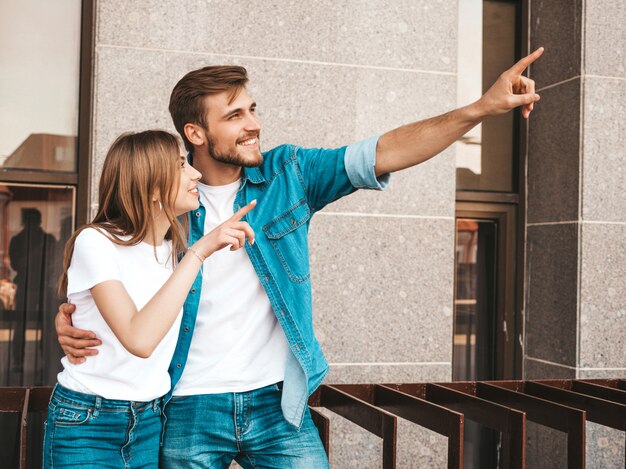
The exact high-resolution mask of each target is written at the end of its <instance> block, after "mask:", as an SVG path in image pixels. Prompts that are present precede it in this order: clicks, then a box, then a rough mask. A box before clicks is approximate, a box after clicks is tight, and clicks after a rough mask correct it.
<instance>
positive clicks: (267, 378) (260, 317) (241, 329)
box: [174, 181, 289, 396]
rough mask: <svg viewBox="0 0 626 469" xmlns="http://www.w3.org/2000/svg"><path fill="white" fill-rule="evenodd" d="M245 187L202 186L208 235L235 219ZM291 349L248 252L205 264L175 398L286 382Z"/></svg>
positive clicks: (222, 254) (225, 255) (226, 251)
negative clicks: (236, 205)
mask: <svg viewBox="0 0 626 469" xmlns="http://www.w3.org/2000/svg"><path fill="white" fill-rule="evenodd" d="M240 184H241V182H240V181H237V182H233V183H231V184H227V185H225V186H207V185H204V184H198V190H199V192H200V200H201V202H202V205H204V207H205V208H206V219H205V223H204V232H205V233H208V232H209V231H211V230H212V229H213V228H215V227H216V226H217V225H219V224H220V223H223V222H224V221H225V220H226V219H227V218H230V217H231V216H232V215H233V204H234V201H235V195H236V194H237V190H238V189H239V186H240ZM288 350H289V345H288V344H287V339H286V338H285V334H284V333H283V330H282V328H281V327H280V324H279V323H278V321H277V319H276V316H275V315H274V312H273V310H272V307H271V305H270V302H269V299H268V298H267V294H266V293H265V290H263V287H262V286H261V282H260V281H259V278H258V277H257V275H256V272H255V271H254V267H253V266H252V262H250V258H249V257H248V254H247V253H246V250H245V249H239V250H237V251H231V250H230V247H226V248H224V249H222V250H220V251H218V252H216V253H214V254H213V255H212V256H210V257H208V258H207V259H206V260H205V261H204V266H203V271H202V293H201V295H200V304H199V307H198V317H197V319H196V326H195V330H194V333H193V337H192V340H191V348H190V350H189V357H188V359H187V364H186V365H185V369H184V371H183V375H182V377H181V379H180V381H179V382H178V384H177V385H176V387H175V388H174V395H176V396H188V395H194V394H216V393H223V392H245V391H250V390H252V389H257V388H260V387H263V386H267V385H269V384H273V383H277V382H279V381H282V380H283V379H284V377H285V361H286V358H287V353H288Z"/></svg>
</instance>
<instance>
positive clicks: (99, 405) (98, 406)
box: [93, 396, 102, 417]
mask: <svg viewBox="0 0 626 469" xmlns="http://www.w3.org/2000/svg"><path fill="white" fill-rule="evenodd" d="M100 409H102V398H101V397H100V396H96V405H95V406H94V409H93V416H94V417H97V416H98V415H100Z"/></svg>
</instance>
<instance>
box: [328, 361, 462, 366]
mask: <svg viewBox="0 0 626 469" xmlns="http://www.w3.org/2000/svg"><path fill="white" fill-rule="evenodd" d="M328 364H329V365H330V366H407V365H419V366H425V365H428V366H442V365H444V366H447V365H450V366H451V365H452V362H337V363H333V362H329V363H328Z"/></svg>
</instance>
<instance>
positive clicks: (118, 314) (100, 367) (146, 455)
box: [43, 131, 255, 468]
mask: <svg viewBox="0 0 626 469" xmlns="http://www.w3.org/2000/svg"><path fill="white" fill-rule="evenodd" d="M199 179H200V173H198V171H196V170H195V169H194V168H193V167H191V166H190V165H188V164H187V161H186V159H185V157H183V156H181V155H180V149H179V146H178V141H177V139H176V137H174V136H173V135H171V134H169V133H167V132H163V131H146V132H141V133H136V134H125V135H122V136H121V137H119V138H118V139H117V140H116V141H115V142H114V143H113V145H112V146H111V149H110V150H109V152H108V154H107V157H106V160H105V162H104V167H103V170H102V176H101V179H100V186H99V187H100V191H99V210H98V213H97V214H96V216H95V218H94V220H93V221H92V222H91V223H90V224H88V225H86V226H84V227H82V228H80V229H79V230H78V231H77V232H76V233H75V234H74V235H73V236H72V238H71V239H70V240H69V241H68V243H67V246H66V250H65V263H64V264H65V272H64V274H63V276H62V277H61V279H60V282H59V292H60V293H61V294H62V295H67V298H68V299H69V301H70V302H71V303H74V304H75V305H76V312H75V313H74V314H73V316H72V319H73V322H74V324H75V325H76V326H77V327H81V328H83V329H90V330H92V331H94V332H96V333H97V335H98V337H100V338H102V345H101V347H100V349H99V354H98V355H97V356H94V357H92V358H90V360H88V361H87V362H86V363H84V364H80V365H72V364H71V363H69V361H68V360H67V358H63V359H62V360H61V361H62V363H63V368H64V369H63V371H62V372H61V373H59V375H58V384H57V385H56V387H55V390H54V392H53V394H52V397H51V400H50V405H49V408H48V418H47V421H46V424H45V427H46V430H45V440H44V455H43V460H44V461H43V465H44V467H45V468H53V467H80V466H82V467H83V468H84V467H93V468H96V467H97V468H104V467H112V468H119V467H129V468H135V467H154V468H156V467H157V466H158V454H159V439H160V434H161V416H160V398H161V396H163V395H164V394H166V393H167V392H168V391H169V389H170V378H169V375H168V373H167V369H168V366H169V363H170V360H171V357H172V355H173V353H174V348H175V346H176V340H177V337H178V329H179V326H180V320H181V308H182V306H183V302H184V301H185V298H186V296H187V292H188V291H189V289H190V288H191V285H192V283H193V281H194V279H195V278H196V275H197V273H198V270H199V269H200V267H201V266H202V262H203V261H204V259H205V258H206V257H207V256H209V255H211V254H212V253H213V252H215V251H217V250H219V249H222V248H224V247H226V246H231V250H236V249H239V248H241V247H243V246H244V244H245V239H246V238H248V239H249V241H250V242H251V243H253V242H254V233H253V232H252V229H251V228H250V226H249V225H248V224H247V223H246V222H242V221H240V219H241V217H243V216H244V215H245V214H247V213H248V212H249V211H250V210H252V208H253V207H254V204H255V202H252V203H251V204H249V205H247V206H246V207H244V208H242V209H241V210H239V211H238V212H237V213H236V214H235V215H234V216H233V217H231V218H230V219H229V220H227V221H226V222H224V223H223V224H222V225H220V226H218V227H217V228H216V229H215V230H213V231H212V232H211V233H209V234H207V235H205V236H204V237H202V238H201V239H200V240H199V241H198V242H196V243H195V244H194V245H193V246H191V247H189V248H188V249H185V239H186V234H185V230H184V229H183V227H182V226H181V225H180V224H179V222H178V220H177V216H179V215H182V214H184V213H185V212H187V211H189V210H193V209H196V208H198V206H199V201H198V191H197V189H196V186H197V182H198V180H199Z"/></svg>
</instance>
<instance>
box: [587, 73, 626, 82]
mask: <svg viewBox="0 0 626 469" xmlns="http://www.w3.org/2000/svg"><path fill="white" fill-rule="evenodd" d="M585 77H587V78H601V79H604V80H621V81H625V80H626V77H613V76H610V75H591V74H587V75H585Z"/></svg>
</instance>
